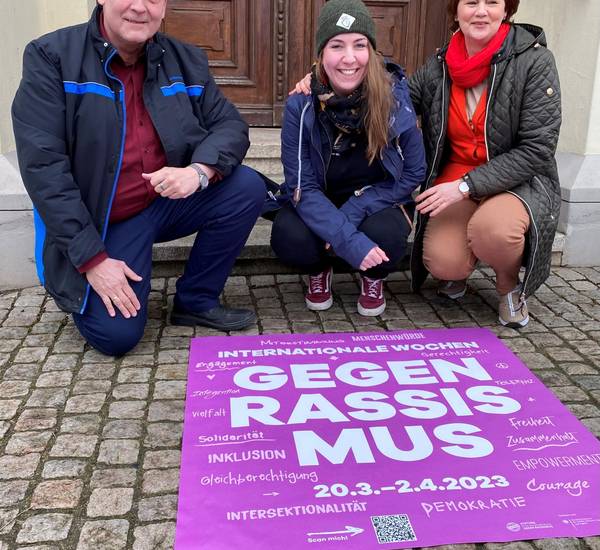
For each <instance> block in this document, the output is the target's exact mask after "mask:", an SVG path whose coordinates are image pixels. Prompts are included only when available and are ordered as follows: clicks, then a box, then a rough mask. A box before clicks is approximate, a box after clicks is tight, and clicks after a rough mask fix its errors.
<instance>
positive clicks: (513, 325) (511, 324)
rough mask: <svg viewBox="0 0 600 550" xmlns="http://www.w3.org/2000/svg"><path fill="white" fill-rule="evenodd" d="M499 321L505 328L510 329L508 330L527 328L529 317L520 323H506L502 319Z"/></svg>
mask: <svg viewBox="0 0 600 550" xmlns="http://www.w3.org/2000/svg"><path fill="white" fill-rule="evenodd" d="M498 321H499V322H500V324H501V325H502V326H504V327H508V328H523V327H526V326H527V324H528V323H529V315H528V316H527V317H525V319H523V320H522V321H519V322H516V321H505V320H504V319H502V317H498Z"/></svg>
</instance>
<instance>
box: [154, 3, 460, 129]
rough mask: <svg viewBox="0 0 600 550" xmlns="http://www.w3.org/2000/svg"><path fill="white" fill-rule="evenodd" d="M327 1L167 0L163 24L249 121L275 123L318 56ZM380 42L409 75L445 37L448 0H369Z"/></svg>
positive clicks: (250, 122) (265, 123) (277, 122)
mask: <svg viewBox="0 0 600 550" xmlns="http://www.w3.org/2000/svg"><path fill="white" fill-rule="evenodd" d="M324 3H325V0H169V2H168V4H167V14H166V17H165V21H164V24H163V30H164V31H165V32H167V33H169V34H171V35H173V36H175V37H177V38H180V39H181V40H184V41H186V42H190V43H192V44H196V45H198V46H201V47H202V48H203V49H204V50H205V51H206V52H207V54H208V58H209V62H210V66H211V70H212V73H213V74H214V76H215V78H216V80H217V83H218V84H219V85H220V86H221V89H222V90H223V91H224V93H225V95H226V96H227V97H228V98H229V99H230V100H231V101H233V102H234V103H235V104H236V105H237V107H238V108H239V109H240V111H241V112H242V114H243V115H244V117H245V119H246V120H247V121H248V123H249V124H250V125H252V126H280V125H281V117H282V112H283V106H284V103H285V100H286V98H287V94H288V90H289V89H290V88H291V87H292V86H293V84H294V83H295V82H297V81H298V80H299V79H300V78H301V77H302V76H303V75H305V74H306V72H307V71H308V69H309V68H310V65H311V63H312V62H313V61H314V59H315V46H314V35H315V30H316V24H317V18H318V15H319V10H320V9H321V7H322V6H323V4H324ZM365 3H366V4H367V6H368V7H369V10H370V12H371V14H372V16H373V19H374V21H375V24H376V27H377V48H378V50H379V51H381V52H382V53H383V54H384V55H385V56H386V57H390V58H392V59H394V60H395V61H398V62H399V63H400V64H401V65H402V66H404V67H405V68H406V69H407V71H408V72H409V73H410V72H412V71H414V70H415V68H416V67H418V66H419V65H420V64H421V63H422V62H423V61H424V59H425V57H426V56H427V55H429V54H430V53H432V52H433V51H435V48H436V47H438V46H440V45H442V44H443V43H444V41H445V40H446V39H447V37H448V22H447V18H446V0H366V2H365Z"/></svg>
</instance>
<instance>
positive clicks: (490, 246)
mask: <svg viewBox="0 0 600 550" xmlns="http://www.w3.org/2000/svg"><path fill="white" fill-rule="evenodd" d="M528 229H529V215H528V214H527V210H526V209H525V206H523V203H522V202H521V201H520V200H519V199H518V198H517V197H515V196H514V195H511V194H510V193H500V194H499V195H494V196H493V197H489V198H487V199H484V200H483V201H481V202H475V201H473V200H463V201H460V202H457V203H454V204H452V205H451V206H449V207H448V208H446V209H445V210H444V211H443V212H442V213H441V214H438V215H437V216H436V217H434V218H429V221H428V222H427V227H426V228H425V235H424V240H423V262H424V263H425V266H426V267H427V269H428V271H429V273H431V274H432V275H433V276H434V277H436V278H437V279H441V280H445V281H459V280H461V279H467V278H468V277H469V275H471V273H472V272H473V269H474V268H475V264H476V263H477V260H481V261H482V262H485V263H486V264H488V265H490V266H491V267H492V269H493V270H494V271H495V272H496V290H497V291H498V293H499V294H501V295H502V294H507V293H509V292H510V291H511V290H512V289H513V288H515V286H516V285H517V283H518V281H519V269H520V268H521V262H522V259H523V250H524V248H525V234H526V233H527V230H528Z"/></svg>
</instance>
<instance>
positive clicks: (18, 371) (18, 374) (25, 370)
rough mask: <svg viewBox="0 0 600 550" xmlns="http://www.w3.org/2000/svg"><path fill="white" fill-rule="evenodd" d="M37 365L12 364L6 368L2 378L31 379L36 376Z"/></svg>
mask: <svg viewBox="0 0 600 550" xmlns="http://www.w3.org/2000/svg"><path fill="white" fill-rule="evenodd" d="M38 370H39V366H38V365H35V364H28V365H13V366H12V367H10V368H9V369H6V372H5V373H4V380H33V379H34V378H35V377H36V376H37V372H38Z"/></svg>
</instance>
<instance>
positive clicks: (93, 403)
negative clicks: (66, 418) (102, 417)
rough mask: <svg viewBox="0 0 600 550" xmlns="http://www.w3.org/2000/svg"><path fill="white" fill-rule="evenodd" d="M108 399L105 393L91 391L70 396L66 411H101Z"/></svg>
mask: <svg viewBox="0 0 600 550" xmlns="http://www.w3.org/2000/svg"><path fill="white" fill-rule="evenodd" d="M105 401H106V394H104V393H89V394H85V395H75V396H73V397H70V398H69V400H68V401H67V404H66V406H65V412H66V413H90V412H100V409H101V408H102V407H103V406H104V403H105Z"/></svg>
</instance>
